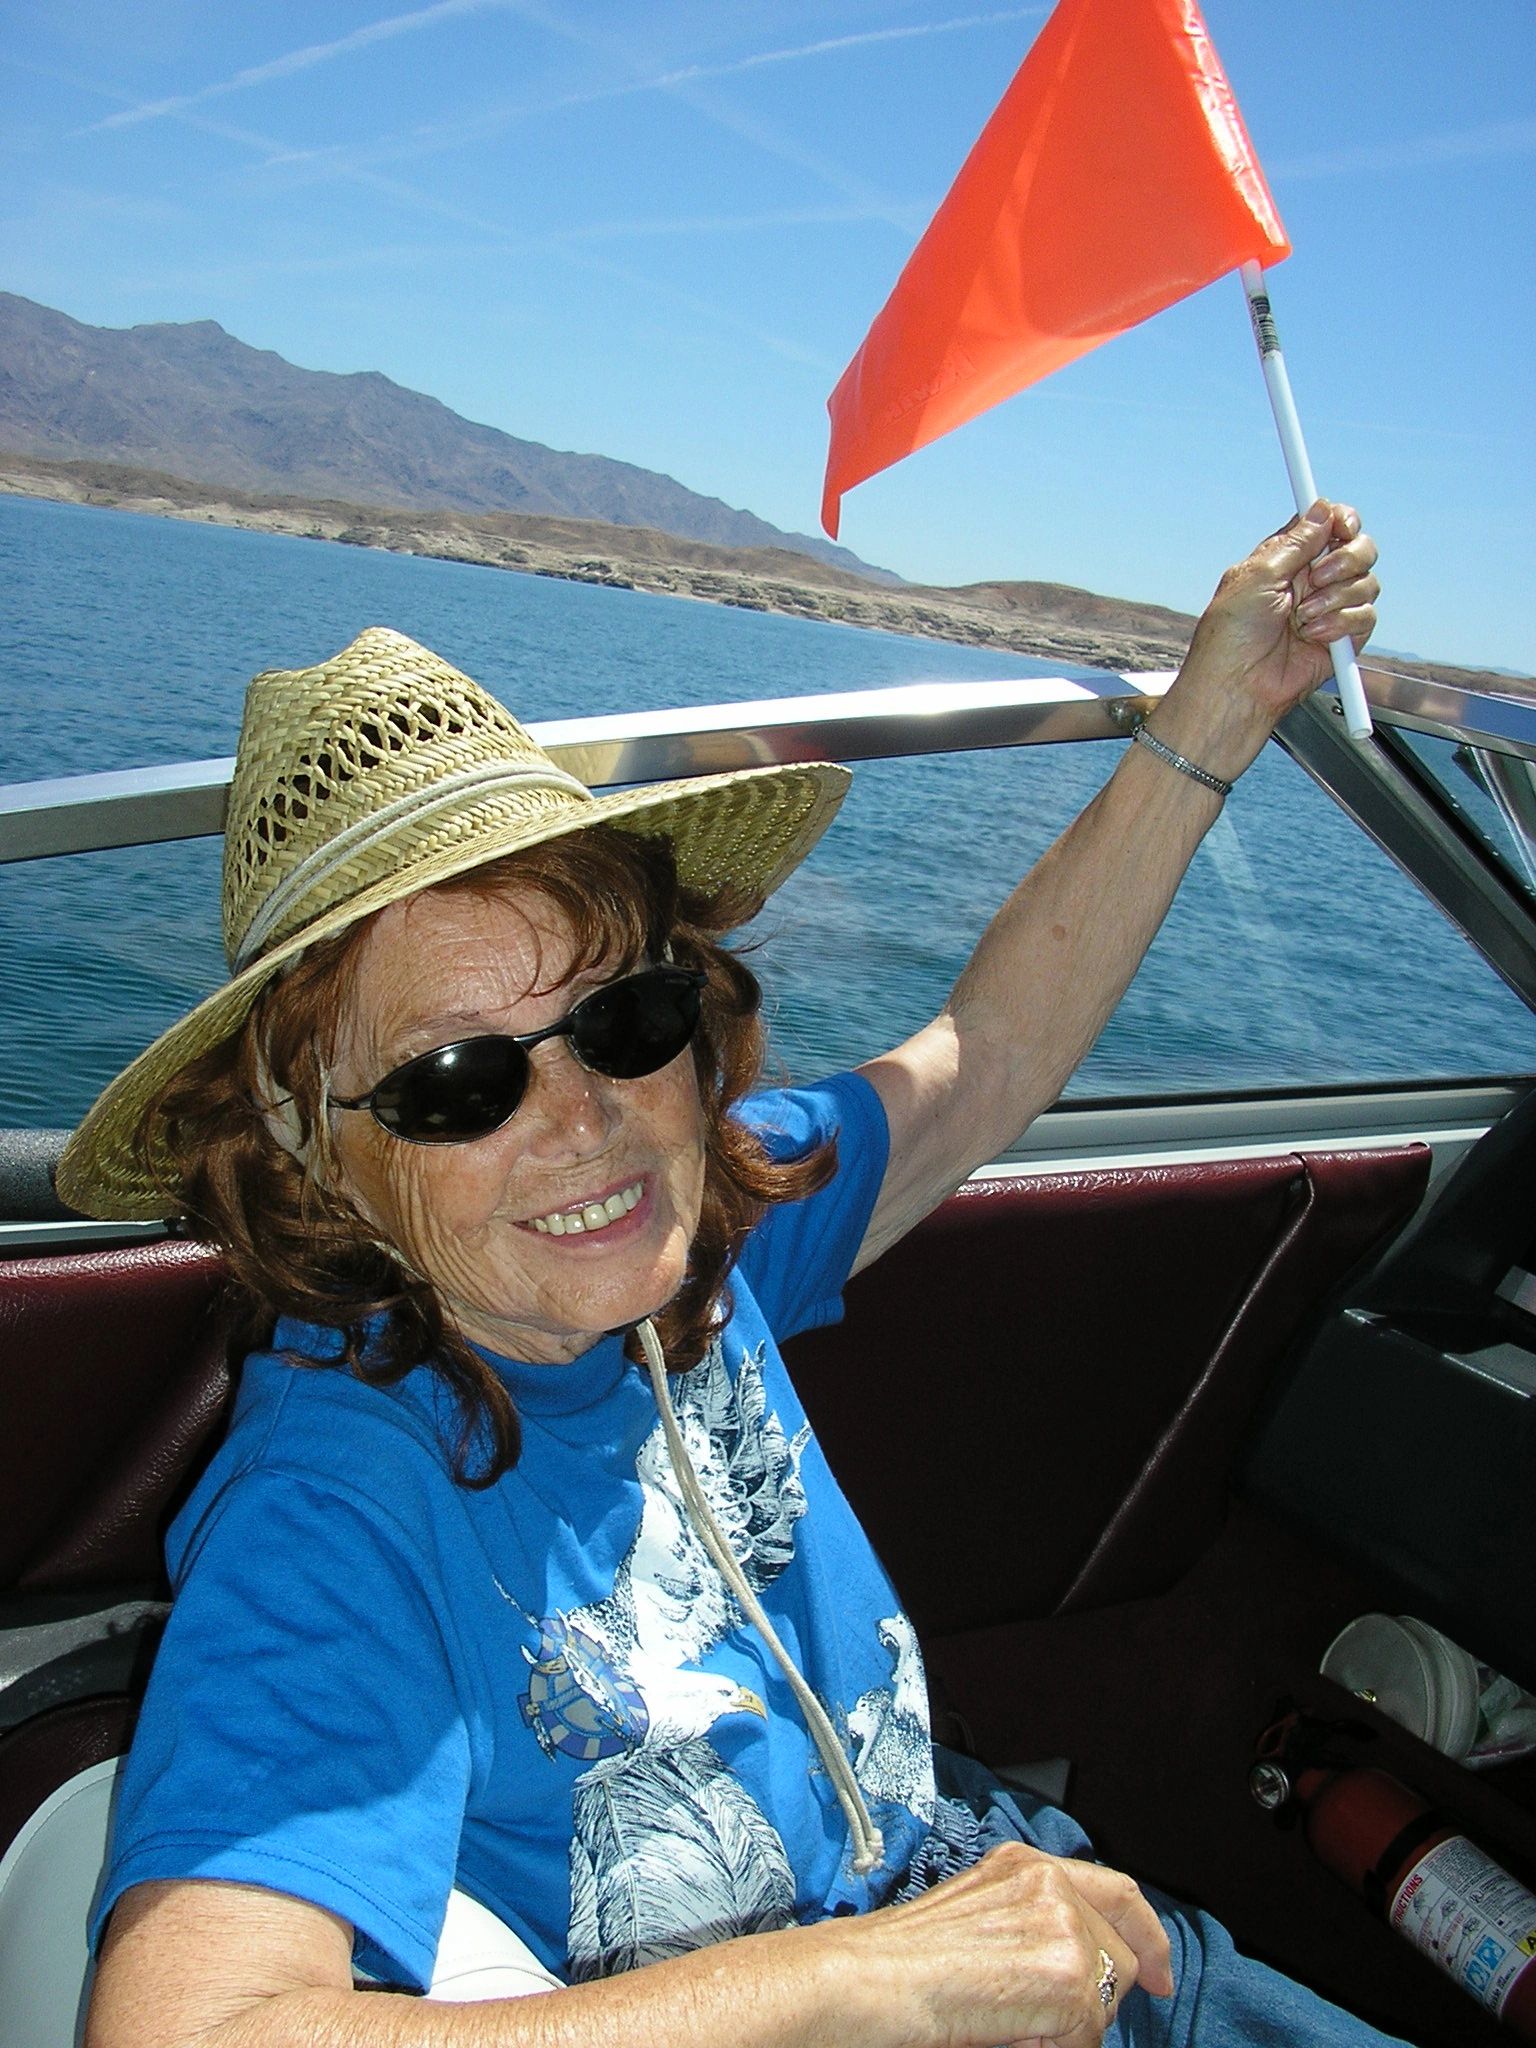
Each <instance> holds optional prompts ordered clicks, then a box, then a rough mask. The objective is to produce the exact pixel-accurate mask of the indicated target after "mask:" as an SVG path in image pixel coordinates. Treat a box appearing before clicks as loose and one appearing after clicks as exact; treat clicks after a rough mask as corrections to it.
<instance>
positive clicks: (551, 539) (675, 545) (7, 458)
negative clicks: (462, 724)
mask: <svg viewBox="0 0 1536 2048" xmlns="http://www.w3.org/2000/svg"><path fill="white" fill-rule="evenodd" d="M0 491H4V492H9V493H12V494H17V495H21V496H26V497H41V498H54V499H60V500H63V501H65V502H68V503H71V504H81V505H103V506H110V507H112V508H114V509H116V510H118V511H125V512H148V513H154V514H157V515H159V516H161V517H164V518H172V519H195V520H203V521H206V522H208V523H210V524H213V525H218V526H236V527H245V528H250V529H253V530H255V531H257V532H262V533H284V534H292V535H295V536H298V537H300V538H304V539H309V540H323V541H334V542H340V543H341V544H343V545H345V546H351V547H369V548H384V549H388V550H390V551H392V552H394V553H399V554H412V555H426V556H431V557H434V558H436V559H438V560H441V561H453V562H468V563H473V564H475V565H477V566H480V567H484V568H491V569H509V570H515V571H518V572H520V573H522V574H524V575H533V576H559V577H564V578H566V579H568V580H570V581H572V582H578V583H598V584H603V585H607V586H609V587H611V588H615V589H622V590H644V591H654V592H657V593H661V594H665V595H668V596H674V597H691V598H697V599H700V600H702V601H704V602H707V603H711V604H726V605H735V606H737V607H739V608H741V609H744V610H748V611H767V612H780V613H783V614H785V615H786V616H789V617H792V618H807V619H827V620H833V621H836V622H837V623H840V624H843V625H849V626H863V627H872V628H876V629H878V630H880V631H882V632H886V633H905V634H911V635H916V636H918V637H921V638H926V639H934V640H952V641H959V642H961V643H963V644H964V645H966V646H971V647H995V648H997V649H999V650H1000V651H1007V652H1009V653H1014V654H1027V655H1032V656H1034V657H1036V658H1037V659H1039V660H1043V661H1060V662H1062V663H1065V664H1068V665H1079V664H1081V665H1083V666H1087V667H1091V668H1105V669H1118V670H1124V671H1127V672H1131V673H1136V672H1145V671H1148V670H1157V669H1169V668H1174V667H1177V665H1178V663H1179V661H1180V660H1181V659H1182V657H1183V654H1184V650H1185V648H1186V646H1187V645H1188V642H1189V635H1190V631H1191V629H1192V628H1193V626H1194V620H1193V618H1192V617H1190V616H1189V615H1188V614H1186V613H1183V612H1174V611H1168V610H1165V609H1164V608H1163V607H1161V606H1158V605H1144V604H1135V603H1131V602H1128V601H1125V600H1122V599H1118V598H1107V597H1099V596H1096V595H1095V594H1094V593H1093V592H1091V591H1085V590H1074V589H1072V588H1071V587H1070V586H1068V585H1065V584H1057V583H982V584H971V585H966V586H963V587H961V588H959V589H948V588H942V587H936V586H928V585H922V584H910V583H898V584H892V583H880V582H873V581H871V580H869V579H867V578H865V577H862V576H856V575H854V574H853V573H852V572H850V571H849V570H846V569H840V568H837V567H834V566H833V565H831V564H829V563H823V562H819V561H817V560H815V559H814V557H812V556H809V555H800V554H795V553H793V552H791V551H790V550H789V549H787V548H725V547H716V546H712V545H710V544H709V543H707V542H704V541H692V540H683V539H680V538H678V537H677V536H676V535H674V534H667V533H659V532H657V531H656V530H655V529H654V528H651V527H643V526H612V525H607V524H602V523H600V522H598V521H595V520H581V519H552V518H535V517H528V516H525V515H521V514H518V513H513V512H456V511H397V510H390V509H387V508H383V507H379V506H372V505H356V504H348V503H344V502H342V501H340V500H335V499H299V498H287V497H277V496H266V495H262V494H259V493H253V492H245V491H239V490H234V489H225V488H220V487H218V486H214V485H207V484H199V483H191V482H188V481H187V480H186V479H185V478H181V477H174V476H168V475H165V474H162V473H161V472H159V471H155V470H144V469H131V468H126V467H123V466H121V465H118V464H115V463H107V462H69V461H62V460H60V461H51V460H49V459H47V458H44V457H38V456H31V455H16V454H3V453H0ZM1393 666H1394V667H1395V668H1398V669H1403V670H1407V671H1409V672H1410V673H1413V674H1417V675H1423V676H1428V677H1433V678H1436V679H1438V680H1441V681H1446V682H1452V683H1462V684H1467V685H1470V686H1473V687H1476V686H1478V685H1481V686H1482V687H1485V688H1495V689H1506V690H1507V689H1509V688H1511V686H1512V684H1511V678H1509V677H1507V676H1496V675H1490V674H1485V673H1484V672H1482V671H1479V670H1473V669H1458V668H1450V667H1446V666H1444V665H1441V664H1431V663H1419V662H1394V664H1393ZM1513 687H1514V688H1516V689H1518V688H1520V684H1519V683H1518V682H1515V683H1514V684H1513Z"/></svg>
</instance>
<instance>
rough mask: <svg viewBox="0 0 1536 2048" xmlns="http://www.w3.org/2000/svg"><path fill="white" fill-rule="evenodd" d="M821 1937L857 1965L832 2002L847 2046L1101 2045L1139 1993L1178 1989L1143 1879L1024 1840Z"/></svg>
mask: <svg viewBox="0 0 1536 2048" xmlns="http://www.w3.org/2000/svg"><path fill="white" fill-rule="evenodd" d="M813 1931H814V1932H815V1933H816V1934H820V1935H824V1936H825V1937H826V1938H827V1939H829V1940H831V1941H832V1942H835V1943H839V1944H841V1945H842V1947H843V1952H844V1954H845V1956H846V1960H847V1971H846V1976H847V1979H848V1988H847V1989H846V1990H842V1989H835V1990H833V1992H832V1996H833V1997H834V1998H838V1999H841V2000H842V2001H843V2004H842V2007H841V2011H840V2015H839V2020H838V2029H837V2039H838V2041H839V2042H848V2043H854V2042H868V2043H871V2044H875V2043H880V2042H885V2041H892V2040H901V2041H911V2042H922V2043H930V2042H931V2043H936V2044H937V2043H943V2044H945V2048H997V2044H998V2043H1000V2042H1008V2043H1026V2042H1027V2043H1031V2044H1034V2043H1041V2044H1045V2048H1097V2044H1098V2043H1099V2042H1100V2041H1101V2040H1102V2038H1103V2035H1104V2030H1105V2028H1106V2027H1107V2026H1108V2025H1109V2022H1110V2020H1111V2019H1112V2018H1113V2016H1114V2014H1115V2012H1117V2011H1118V2009H1119V2005H1120V2001H1121V1999H1123V1998H1124V1996H1125V1994H1126V1992H1128V1991H1129V1990H1130V1988H1131V1986H1132V1985H1133V1984H1136V1983H1140V1984H1141V1985H1142V1986H1143V1988H1144V1989H1145V1990H1147V1991H1150V1992H1152V1993H1154V1994H1155V1995H1158V1996H1165V1995H1167V1994H1168V1993H1170V1992H1171V1991H1172V1990H1173V1975H1172V1970H1171V1968H1170V1964H1169V1950H1168V1937H1167V1935H1166V1934H1165V1933H1164V1931H1163V1925H1162V1922H1161V1921H1160V1920H1159V1919H1158V1917H1157V1915H1156V1913H1155V1912H1154V1911H1153V1910H1152V1908H1151V1906H1150V1905H1148V1903H1147V1901H1146V1899H1145V1898H1144V1897H1143V1896H1142V1893H1141V1891H1140V1890H1139V1888H1138V1887H1137V1886H1136V1884H1134V1883H1133V1881H1132V1880H1131V1879H1130V1878H1128V1877H1126V1876H1125V1875H1124V1874H1123V1873H1122V1872H1120V1871H1118V1870H1111V1869H1109V1868H1108V1867H1107V1866H1106V1865H1104V1864H1102V1863H1085V1862H1081V1861H1078V1860H1077V1859H1075V1858H1071V1857H1060V1856H1047V1855H1045V1854H1043V1853H1042V1852H1041V1851H1040V1850H1038V1849H1031V1848H1028V1847H1026V1846H1025V1845H1024V1844H1023V1843H1008V1844H1006V1845H1005V1846H1004V1847H1002V1848H999V1849H994V1850H992V1851H991V1853H990V1854H989V1855H987V1856H985V1857H984V1858H983V1859H982V1861H981V1862H980V1863H978V1864H976V1865H975V1866H974V1867H973V1868H972V1869H970V1870H966V1871H962V1872H961V1873H960V1875H959V1876H958V1877H952V1878H948V1879H946V1880H945V1882H944V1883H943V1884H939V1885H935V1886H934V1888H933V1890H932V1891H930V1892H925V1893H924V1894H923V1895H922V1897H921V1898H917V1899H913V1900H911V1901H910V1902H909V1903H907V1904H906V1905H902V1906H890V1907H886V1908H884V1909H882V1910H881V1911H879V1912H876V1913H871V1914H869V1915H867V1916H865V1917H864V1918H861V1919H848V1920H833V1921H827V1922H824V1923H823V1924H822V1926H821V1927H819V1928H817V1929H815V1930H813ZM1105 1956H1108V1957H1109V1959H1110V1961H1111V1963H1112V1964H1113V1965H1114V1980H1115V1995H1114V1997H1113V1999H1112V2000H1110V2001H1109V2002H1108V2003H1106V2002H1105V2000H1104V1998H1103V1996H1102V1994H1101V1991H1100V1984H1101V1981H1102V1980H1103V1978H1104V1974H1105V1972H1104V1957H1105Z"/></svg>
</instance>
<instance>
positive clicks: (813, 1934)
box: [86, 1843, 1173, 2048]
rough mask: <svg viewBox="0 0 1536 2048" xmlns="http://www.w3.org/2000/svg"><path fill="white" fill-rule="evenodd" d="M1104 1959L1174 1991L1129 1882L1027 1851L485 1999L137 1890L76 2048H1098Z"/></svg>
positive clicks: (183, 1896)
mask: <svg viewBox="0 0 1536 2048" xmlns="http://www.w3.org/2000/svg"><path fill="white" fill-rule="evenodd" d="M1101 1951H1102V1952H1104V1953H1107V1954H1108V1955H1109V1956H1110V1958H1111V1959H1112V1960H1113V1962H1114V1965H1115V1969H1116V1972H1117V1974H1118V1979H1119V1985H1120V1991H1121V1994H1122V1995H1123V1993H1124V1992H1125V1991H1126V1990H1127V1989H1129V1987H1130V1986H1131V1985H1132V1984H1134V1983H1135V1982H1137V1980H1138V1978H1139V1979H1140V1981H1141V1982H1142V1983H1143V1984H1144V1985H1145V1987H1146V1988H1147V1989H1148V1990H1149V1991H1152V1992H1155V1993H1166V1992H1169V1991H1171V1990H1172V1988H1173V1982H1172V1977H1171V1974H1170V1971H1169V1965H1168V1943H1167V1939H1166V1936H1165V1935H1164V1933H1163V1929H1162V1924H1161V1922H1160V1921H1159V1920H1158V1918H1157V1916H1156V1914H1155V1913H1154V1912H1153V1911H1152V1908H1151V1907H1150V1906H1149V1905H1148V1904H1147V1902H1146V1900H1145V1899H1144V1898H1143V1897H1142V1895H1141V1893H1140V1892H1139V1890H1138V1889H1137V1887H1136V1886H1135V1885H1134V1884H1133V1883H1132V1881H1131V1880H1130V1878H1128V1877H1124V1876H1122V1875H1121V1873H1120V1872H1118V1871H1114V1870H1110V1869H1107V1868H1106V1867H1105V1866H1103V1865H1102V1864H1095V1863H1083V1862H1079V1861H1077V1860H1075V1859H1066V1858H1061V1857H1055V1856H1046V1855H1043V1854H1042V1853H1041V1852H1040V1851H1038V1850H1036V1849H1030V1848H1026V1847H1025V1846H1024V1845H1023V1844H1022V1843H1010V1844H1007V1845H1006V1846H1004V1847H1003V1848H1000V1849H994V1850H993V1851H992V1852H991V1854H990V1855H988V1856H986V1857H985V1858H984V1859H983V1860H982V1861H981V1862H980V1863H978V1864H977V1865H976V1866H975V1868H974V1869H972V1870H968V1871H964V1872H962V1873H961V1874H960V1875H959V1876H958V1877H953V1878H950V1879H948V1880H946V1882H945V1883H943V1884H940V1885H936V1886H935V1887H934V1888H933V1890H932V1891H930V1892H926V1893H924V1894H923V1896H922V1897H921V1898H918V1899H914V1900H912V1901H910V1902H909V1903H908V1904H906V1905H902V1906H892V1907H888V1908H886V1909H884V1910H883V1911H880V1912H876V1913H869V1914H864V1915H862V1916H855V1917H852V1918H849V1919H836V1920H826V1921H822V1922H821V1923H819V1924H818V1925H817V1926H814V1927H796V1928H789V1929H786V1930H785V1931H784V1932H782V1933H778V1934H758V1935H748V1936H744V1937H742V1938H741V1939H739V1940H736V1941H727V1942H721V1943H720V1944H719V1945H718V1946H716V1947H714V1948H707V1949H701V1950H699V1951H698V1952H697V1953H696V1954H694V1955H691V1956H683V1957H679V1958H678V1959H676V1960H675V1961H671V1962H665V1963H656V1964H653V1965H651V1966H650V1967H649V1968H647V1969H643V1970H635V1971H632V1972H630V1973H629V1974H628V1975H627V1976H623V1977H614V1978H610V1979H609V1980H608V1981H606V1982H605V1983H600V1984H586V1985H580V1986H576V1987H574V1988H572V1989H571V1990H568V1991H553V1992H546V1993H542V1994H536V1995H534V1996H532V1997H528V1998H519V1999H509V2000H495V2001H489V2002H487V2003H484V2004H480V2005H434V2004H432V2003H430V2002H428V2001H425V2000H423V1999H419V1998H413V1997H408V1996H403V1995H400V1994H396V1993H390V1992H378V1991H356V1990H354V1989H353V1987H352V1972H351V1952H352V1931H351V1929H350V1928H349V1927H348V1926H347V1925H346V1923H345V1922H344V1921H341V1920H338V1919H337V1918H336V1917H335V1915H334V1914H331V1913H326V1912H323V1911H322V1910H321V1909H320V1908H319V1907H317V1906H311V1905H306V1904H305V1903H303V1902H302V1901H301V1900H298V1899H293V1898H288V1897H285V1896H283V1895H282V1894H279V1893H276V1892H267V1891H262V1890H259V1889H257V1888H255V1887H253V1886H247V1885H234V1884H222V1883H212V1882H203V1881H181V1882H175V1883H164V1884H145V1885H138V1886H136V1887H135V1888H134V1889H133V1890H132V1891H130V1892H127V1893H125V1894H124V1896H123V1898H122V1900H121V1902H120V1903H119V1905H118V1906H117V1908H116V1910H115V1912H114V1913H113V1916H112V1922H111V1925H110V1927H109V1929H108V1933H107V1938H106V1941H105V1943H104V1946H103V1953H102V1959H101V1966H100V1969H99V1971H98V1974H97V1980H96V1989H95V1995H94V1997H93V1999H92V2003H91V2015H90V2024H89V2028H88V2031H87V2034H86V2048H611V2044H612V2043H615V2042H623V2043H624V2044H626V2048H726V2044H730V2048H998V2044H1000V2043H1003V2042H1019V2043H1035V2042H1040V2043H1045V2044H1049V2048H1095V2044H1097V2043H1098V2042H1099V2041H1100V2040H1101V2039H1102V2037H1103V2033H1104V2028H1105V2025H1106V2022H1107V2017H1108V2015H1107V2013H1106V2010H1105V2008H1104V2006H1103V2004H1102V2002H1101V2000H1100V1998H1099V1994H1098V1990H1097V1984H1098V1979H1099V1975H1100V1971H1101V1967H1102V1963H1101Z"/></svg>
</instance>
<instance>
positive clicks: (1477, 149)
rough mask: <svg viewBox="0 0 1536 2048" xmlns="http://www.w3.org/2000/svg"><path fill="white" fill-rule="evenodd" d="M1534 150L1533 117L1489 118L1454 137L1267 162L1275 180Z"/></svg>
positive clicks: (1423, 137) (1411, 168) (1470, 160)
mask: <svg viewBox="0 0 1536 2048" xmlns="http://www.w3.org/2000/svg"><path fill="white" fill-rule="evenodd" d="M1532 151H1536V121H1490V122H1488V123H1487V124H1486V125H1485V126H1484V127H1481V128H1463V129H1461V130H1459V131H1458V132H1457V133H1455V134H1452V135H1416V136H1410V137H1407V138H1405V139H1403V140H1400V141H1393V142H1377V143H1371V142H1362V143H1356V144H1354V145H1352V146H1349V147H1346V148H1344V149H1328V150H1319V151H1318V153H1317V154H1316V155H1315V156H1297V157H1292V158H1291V159H1290V160H1289V161H1288V162H1287V161H1286V160H1285V159H1283V158H1282V159H1281V161H1280V162H1279V163H1276V164H1271V165H1269V166H1268V171H1269V175H1270V177H1271V178H1272V179H1274V180H1275V181H1276V182H1277V183H1289V182H1290V181H1291V180H1293V179H1301V178H1343V177H1349V176H1350V175H1351V174H1352V173H1354V172H1357V171H1359V172H1367V173H1369V172H1371V171H1421V170H1428V169H1429V168H1431V167H1432V166H1433V165H1435V164H1454V163H1475V162H1480V161H1484V160H1486V159H1487V158H1489V157H1500V156H1529V155H1530V154H1531V153H1532Z"/></svg>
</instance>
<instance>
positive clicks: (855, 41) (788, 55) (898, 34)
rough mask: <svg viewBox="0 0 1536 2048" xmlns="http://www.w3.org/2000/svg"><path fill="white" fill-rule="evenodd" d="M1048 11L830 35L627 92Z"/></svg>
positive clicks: (1008, 10)
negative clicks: (811, 41) (791, 47)
mask: <svg viewBox="0 0 1536 2048" xmlns="http://www.w3.org/2000/svg"><path fill="white" fill-rule="evenodd" d="M1045 12H1046V9H1045V8H1044V7H1003V8H998V9H996V10H994V11H993V12H992V13H990V14H957V15H955V16H954V17H953V19H952V20H949V21H922V22H914V23H912V24H910V25H909V26H908V27H906V28H871V29H864V30H862V31H861V32H860V33H859V34H857V35H851V36H827V37H826V38H824V39H823V40H822V41H821V42H819V43H801V44H799V45H798V46H797V47H796V48H794V49H792V50H762V51H760V52H759V53H758V54H757V55H756V56H755V57H736V58H732V59H730V60H729V61H728V62H726V63H724V64H685V65H684V66H682V68H681V69H680V70H677V71H667V72H663V73H662V75H661V76H660V77H659V78H647V79H644V80H642V81H637V83H636V84H635V85H631V86H629V87H626V88H625V90H627V91H636V90H652V89H655V88H657V87H664V86H671V85H691V84H692V83H693V82H694V80H695V79H700V78H731V77H734V76H735V75H736V73H737V72H740V71H756V70H759V69H760V68H761V67H762V66H763V65H765V64H798V63H800V62H802V61H803V60H804V59H805V58H807V57H827V56H830V55H831V54H832V53H833V52H834V51H835V50H862V49H864V48H866V47H867V46H868V45H869V44H870V43H902V42H909V41H910V40H911V39H912V38H913V37H914V36H943V35H948V34H949V33H950V32H951V31H952V30H955V29H965V28H991V27H992V26H993V25H994V24H996V23H998V22H1004V21H1027V20H1029V19H1031V18H1032V17H1033V16H1036V15H1041V14H1044V13H1045Z"/></svg>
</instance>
